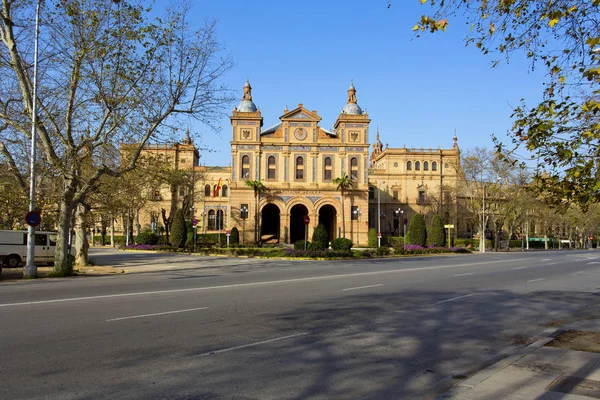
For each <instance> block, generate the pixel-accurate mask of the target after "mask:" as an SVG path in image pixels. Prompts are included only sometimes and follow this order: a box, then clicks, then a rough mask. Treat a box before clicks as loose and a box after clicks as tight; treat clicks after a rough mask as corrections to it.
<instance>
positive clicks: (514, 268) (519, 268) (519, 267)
mask: <svg viewBox="0 0 600 400" xmlns="http://www.w3.org/2000/svg"><path fill="white" fill-rule="evenodd" d="M524 268H527V267H516V268H513V269H524Z"/></svg>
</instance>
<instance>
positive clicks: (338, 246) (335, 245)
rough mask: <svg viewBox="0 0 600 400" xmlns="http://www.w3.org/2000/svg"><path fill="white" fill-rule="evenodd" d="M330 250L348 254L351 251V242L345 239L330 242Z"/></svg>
mask: <svg viewBox="0 0 600 400" xmlns="http://www.w3.org/2000/svg"><path fill="white" fill-rule="evenodd" d="M331 249H332V250H336V251H345V252H349V251H350V250H351V249H352V240H350V239H346V238H337V239H334V240H333V241H332V242H331Z"/></svg>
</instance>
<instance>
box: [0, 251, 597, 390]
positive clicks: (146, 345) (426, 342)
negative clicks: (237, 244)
mask: <svg viewBox="0 0 600 400" xmlns="http://www.w3.org/2000/svg"><path fill="white" fill-rule="evenodd" d="M95 258H96V260H97V262H98V263H99V264H105V263H108V264H119V265H121V266H123V265H127V264H128V263H137V265H138V267H140V268H143V267H144V265H146V264H147V265H153V263H154V265H156V264H157V263H168V262H170V263H172V264H173V265H174V266H176V267H177V268H175V269H173V270H171V271H163V272H154V273H146V274H131V275H118V276H108V277H96V278H73V279H65V280H60V281H58V280H38V281H31V282H27V281H24V282H18V283H6V284H0V327H1V328H0V398H2V399H98V398H119V399H128V398H135V399H150V398H160V399H207V400H208V399H215V400H217V399H218V400H221V399H243V400H249V399H429V398H432V397H433V396H434V395H435V394H436V393H438V392H439V391H441V390H443V389H445V388H447V387H449V386H450V385H451V384H452V383H453V381H455V379H459V378H460V375H468V374H469V373H470V372H472V371H475V370H477V369H478V368H481V367H483V366H485V365H486V364H487V363H489V362H491V360H494V359H496V358H498V357H501V355H502V354H506V352H508V351H510V350H511V349H514V347H515V346H522V345H524V344H525V343H528V342H531V341H534V340H535V339H536V337H539V336H540V335H541V334H542V332H543V331H544V330H548V329H554V328H552V325H550V323H551V322H553V321H554V322H555V324H560V323H561V322H564V321H569V320H572V319H577V318H585V317H587V316H590V315H598V314H600V309H599V307H598V304H597V303H598V301H597V300H598V295H597V294H596V293H598V291H599V288H600V252H596V251H548V252H531V253H520V252H515V253H504V254H494V253H488V254H485V255H467V256H444V257H416V258H404V259H387V260H371V261H331V262H327V261H319V262H300V261H299V262H294V261H261V260H244V259H235V260H230V259H226V258H220V259H210V258H206V257H192V258H190V257H187V258H186V256H169V255H148V254H146V255H140V254H137V255H130V254H127V253H111V252H110V251H108V252H100V253H97V254H96V255H95ZM145 263H146V264H145ZM197 266H201V268H195V267H197Z"/></svg>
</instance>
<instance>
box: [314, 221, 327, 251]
mask: <svg viewBox="0 0 600 400" xmlns="http://www.w3.org/2000/svg"><path fill="white" fill-rule="evenodd" d="M328 247H329V235H328V234H327V229H325V225H323V224H319V225H317V228H316V229H315V231H314V232H313V236H312V243H311V244H310V249H311V250H312V251H319V250H326V249H327V248H328Z"/></svg>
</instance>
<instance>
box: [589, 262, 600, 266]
mask: <svg viewBox="0 0 600 400" xmlns="http://www.w3.org/2000/svg"><path fill="white" fill-rule="evenodd" d="M591 264H600V261H592V262H589V263H587V265H591Z"/></svg>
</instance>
